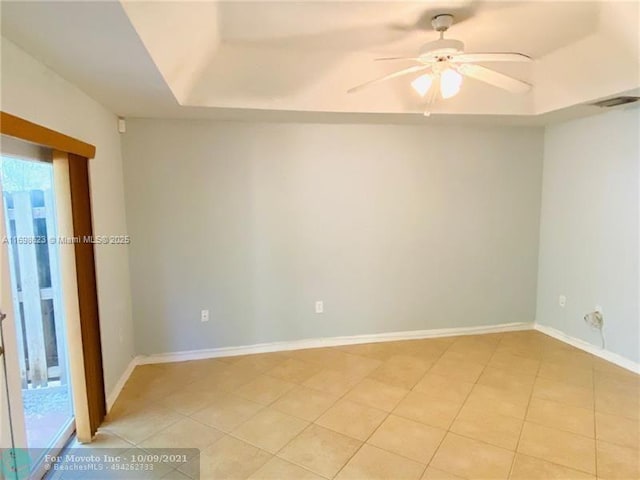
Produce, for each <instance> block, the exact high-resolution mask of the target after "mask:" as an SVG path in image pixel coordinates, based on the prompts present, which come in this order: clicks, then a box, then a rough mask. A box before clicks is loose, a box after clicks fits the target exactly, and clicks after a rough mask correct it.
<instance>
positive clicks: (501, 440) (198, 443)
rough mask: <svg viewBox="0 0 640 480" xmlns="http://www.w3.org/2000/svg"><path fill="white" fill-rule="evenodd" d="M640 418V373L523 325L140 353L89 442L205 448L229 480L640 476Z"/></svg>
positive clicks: (187, 471) (215, 469)
mask: <svg viewBox="0 0 640 480" xmlns="http://www.w3.org/2000/svg"><path fill="white" fill-rule="evenodd" d="M639 422H640V377H638V376H637V375H634V374H632V373H630V372H628V371H626V370H623V369H621V368H619V367H616V366H615V365H612V364H610V363H607V362H605V361H603V360H601V359H599V358H596V357H594V356H591V355H589V354H586V353H584V352H582V351H580V350H577V349H575V348H572V347H570V346H568V345H566V344H564V343H562V342H559V341H557V340H554V339H552V338H550V337H547V336H545V335H543V334H541V333H539V332H535V331H522V332H511V333H503V334H488V335H473V336H461V337H448V338H438V339H425V340H411V341H399V342H386V343H376V344H366V345H351V346H344V347H334V348H320V349H312V350H298V351H290V352H281V353H272V354H260V355H248V356H241V357H228V358H220V359H213V360H202V361H193V362H184V363H172V364H159V365H146V366H141V367H138V368H136V370H135V371H134V372H133V375H132V376H131V378H130V380H129V381H128V382H127V384H126V386H125V388H124V389H123V391H122V394H121V395H120V397H119V399H118V401H117V402H116V405H115V406H114V407H113V409H112V411H111V412H110V414H109V416H108V420H107V422H105V424H104V425H103V426H102V427H101V428H100V431H99V433H98V436H97V442H96V443H94V444H92V445H91V446H90V448H94V447H96V446H100V447H112V448H114V449H121V450H122V451H125V450H127V449H134V450H133V451H135V449H141V450H142V451H144V449H146V448H170V447H195V448H199V449H200V450H201V457H200V478H202V479H216V480H222V479H247V478H248V479H274V480H286V479H292V480H300V479H315V480H320V479H323V478H324V479H333V478H336V479H340V480H345V479H362V480H364V479H389V480H391V479H393V480H396V479H398V480H400V479H429V480H437V479H460V478H466V479H476V478H478V479H507V478H510V479H526V480H533V479H544V480H549V479H589V478H592V479H594V478H599V479H628V480H630V479H638V478H640V455H639V450H640V434H639V430H640V428H639ZM85 448H86V447H85ZM195 461H197V460H193V461H192V462H191V463H193V462H195ZM193 471H194V470H193V465H191V464H187V465H184V466H182V467H181V468H180V469H179V470H177V469H171V468H170V467H168V469H166V470H162V471H157V472H155V473H154V475H155V476H157V477H158V478H181V479H187V478H190V476H191V475H193Z"/></svg>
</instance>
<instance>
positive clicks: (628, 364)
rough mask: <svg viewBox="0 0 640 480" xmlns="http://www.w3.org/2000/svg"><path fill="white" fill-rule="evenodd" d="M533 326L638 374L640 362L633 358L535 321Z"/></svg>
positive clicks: (639, 372)
mask: <svg viewBox="0 0 640 480" xmlns="http://www.w3.org/2000/svg"><path fill="white" fill-rule="evenodd" d="M534 328H535V329H536V330H538V331H539V332H542V333H544V334H546V335H549V336H550V337H553V338H555V339H557V340H560V341H561V342H564V343H568V344H569V345H571V346H573V347H576V348H579V349H580V350H584V351H585V352H587V353H590V354H592V355H595V356H596V357H600V358H602V359H603V360H606V361H608V362H611V363H614V364H616V365H618V366H619V367H622V368H625V369H627V370H630V371H632V372H634V373H638V374H640V363H636V362H634V361H633V360H629V359H628V358H625V357H623V356H622V355H618V354H617V353H613V352H610V351H609V350H605V349H603V348H600V347H596V346H595V345H592V344H591V343H589V342H585V341H584V340H580V339H579V338H575V337H571V336H569V335H567V334H566V333H564V332H561V331H560V330H558V329H555V328H553V327H549V326H547V325H541V324H539V323H536V324H535V325H534Z"/></svg>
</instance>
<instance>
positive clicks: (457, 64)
mask: <svg viewBox="0 0 640 480" xmlns="http://www.w3.org/2000/svg"><path fill="white" fill-rule="evenodd" d="M431 25H432V26H433V28H434V30H436V31H437V32H440V38H439V39H438V40H435V41H433V42H429V43H427V44H425V45H423V46H422V48H421V49H420V51H419V53H418V56H415V57H389V58H377V59H376V61H395V60H408V61H413V62H416V63H417V65H414V66H412V67H408V68H404V69H402V70H398V71H396V72H393V73H390V74H388V75H385V76H383V77H380V78H376V79H375V80H371V81H368V82H365V83H363V84H361V85H358V86H356V87H353V88H351V89H349V90H348V93H355V92H358V91H360V90H362V89H364V88H367V87H370V86H372V85H376V84H378V83H381V82H384V81H386V80H391V79H392V78H397V77H401V76H403V75H409V74H411V73H418V72H425V73H423V74H422V75H420V76H419V77H417V78H415V79H414V80H413V81H412V82H411V86H412V87H413V89H414V90H415V91H416V92H417V93H418V94H419V95H420V96H421V97H423V98H425V100H426V107H425V111H424V114H425V115H426V116H428V115H430V113H431V106H432V105H433V103H434V102H435V101H436V100H437V98H438V96H440V97H442V98H443V99H447V98H451V97H453V96H455V95H457V93H458V92H459V91H460V87H461V86H462V78H463V76H466V77H470V78H474V79H476V80H480V81H481V82H485V83H488V84H489V85H493V86H494V87H498V88H501V89H503V90H506V91H508V92H511V93H526V92H528V91H529V90H530V89H531V85H530V84H528V83H526V82H523V81H522V80H518V79H516V78H513V77H510V76H508V75H505V74H503V73H500V72H497V71H495V70H492V69H490V68H487V67H483V66H482V65H476V64H475V63H476V62H531V61H533V59H532V58H531V57H529V56H528V55H525V54H523V53H514V52H504V53H497V52H496V53H464V43H462V42H461V41H460V40H454V39H448V38H444V32H446V31H447V30H448V29H449V27H451V25H453V15H449V14H443V15H436V16H435V17H433V19H432V20H431Z"/></svg>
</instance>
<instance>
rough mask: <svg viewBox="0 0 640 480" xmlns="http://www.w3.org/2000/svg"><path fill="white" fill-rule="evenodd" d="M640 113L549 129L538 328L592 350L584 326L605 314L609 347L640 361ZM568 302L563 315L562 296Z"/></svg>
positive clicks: (595, 340)
mask: <svg viewBox="0 0 640 480" xmlns="http://www.w3.org/2000/svg"><path fill="white" fill-rule="evenodd" d="M639 113H640V110H638V108H637V107H634V108H630V109H626V110H616V111H610V112H608V113H605V114H602V115H597V116H593V117H588V118H583V119H580V120H574V121H571V122H567V123H563V124H559V125H555V126H550V127H547V128H546V130H545V150H544V175H543V190H542V192H543V193H542V212H541V226H540V260H539V265H540V266H539V276H538V300H537V315H536V319H537V322H539V323H541V324H544V325H549V326H551V327H554V328H556V329H558V330H561V331H562V332H564V333H566V334H568V335H570V336H572V337H576V338H579V339H582V340H585V341H587V342H590V343H592V344H594V345H597V346H600V344H601V343H600V335H599V332H598V331H597V330H596V331H594V330H591V329H590V328H589V327H588V326H587V325H586V324H585V323H584V321H583V317H584V315H585V314H586V313H588V312H590V311H593V310H594V308H595V306H596V305H600V306H602V308H603V313H604V333H605V338H606V348H607V350H610V351H611V352H614V353H617V354H619V355H622V356H624V357H626V358H628V359H630V360H632V361H635V362H638V361H640V351H639V350H640V315H639V310H638V291H639V287H638V277H639V270H638V252H639V247H640V244H639V239H638V215H639V212H638V208H639V196H638V175H639V170H638V163H639V161H640V144H639V142H640V140H639V138H640V136H639V135H638V132H640V115H639ZM559 295H565V296H566V297H567V305H566V307H565V308H564V309H563V308H560V306H559V303H558V296H559Z"/></svg>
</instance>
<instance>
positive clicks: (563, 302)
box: [558, 295, 567, 308]
mask: <svg viewBox="0 0 640 480" xmlns="http://www.w3.org/2000/svg"><path fill="white" fill-rule="evenodd" d="M558 305H560V307H561V308H564V307H566V306H567V297H565V296H564V295H560V296H559V297H558Z"/></svg>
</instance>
